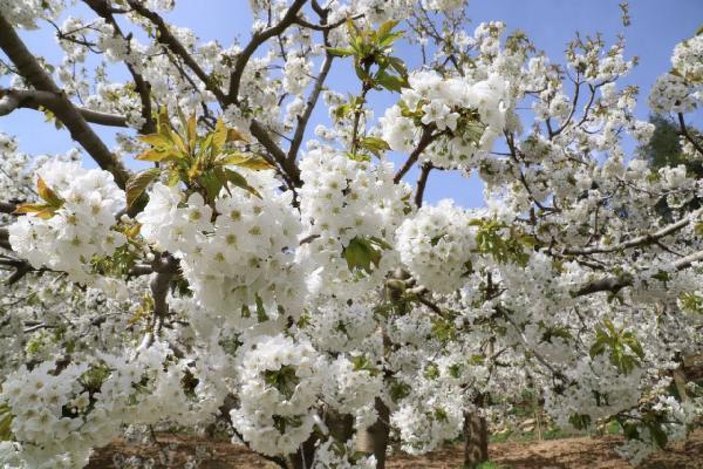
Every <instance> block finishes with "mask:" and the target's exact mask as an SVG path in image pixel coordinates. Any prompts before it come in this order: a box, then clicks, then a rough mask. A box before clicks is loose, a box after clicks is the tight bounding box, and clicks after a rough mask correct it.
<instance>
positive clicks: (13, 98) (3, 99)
mask: <svg viewBox="0 0 703 469" xmlns="http://www.w3.org/2000/svg"><path fill="white" fill-rule="evenodd" d="M62 99H63V96H62V95H61V94H55V93H52V92H50V91H38V90H23V89H4V88H0V116H5V115H7V114H10V113H11V112H12V111H14V110H15V109H20V108H25V109H36V110H39V108H46V109H48V110H49V111H51V112H53V113H54V114H56V112H55V108H56V107H57V106H58V107H60V106H61V104H62V101H61V100H62ZM76 109H77V110H78V112H79V113H80V114H81V116H83V119H85V120H86V121H87V122H90V123H91V124H98V125H105V126H109V127H127V118H126V117H125V116H119V115H116V114H109V113H106V112H100V111H93V110H92V109H85V108H79V107H76Z"/></svg>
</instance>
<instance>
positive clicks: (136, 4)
mask: <svg viewBox="0 0 703 469" xmlns="http://www.w3.org/2000/svg"><path fill="white" fill-rule="evenodd" d="M127 3H128V4H129V6H130V7H131V8H132V9H133V10H134V11H136V12H137V13H138V14H139V15H140V16H143V17H144V18H146V19H148V20H149V21H150V22H151V23H152V24H153V25H154V26H156V29H157V30H158V34H157V35H156V40H157V41H158V42H160V43H161V44H163V45H164V46H166V47H167V48H168V49H169V50H170V51H171V52H173V53H174V54H176V55H177V56H178V57H180V59H181V60H183V62H184V63H185V64H186V65H187V66H188V68H190V69H191V70H192V71H193V73H195V75H196V76H197V77H198V78H199V79H200V80H201V81H202V82H203V83H204V84H205V87H206V88H207V89H208V90H209V91H210V92H211V93H212V94H214V95H215V98H217V101H218V102H219V103H220V104H222V105H223V106H224V103H226V102H227V99H226V96H225V94H224V93H223V92H222V90H221V89H220V88H219V87H217V86H216V85H215V84H214V82H213V80H212V77H211V76H210V75H209V74H208V73H206V72H205V70H203V69H202V68H201V67H200V64H198V62H197V61H196V60H195V59H194V58H193V56H192V55H191V54H190V52H188V50H187V49H186V48H185V46H184V45H183V44H181V42H180V41H179V40H178V38H176V36H174V35H173V33H171V30H170V29H169V28H168V26H167V25H166V22H165V21H164V20H163V18H161V16H160V15H159V14H158V13H155V12H153V11H151V10H149V9H148V8H147V7H146V6H144V3H143V2H141V1H140V0H127Z"/></svg>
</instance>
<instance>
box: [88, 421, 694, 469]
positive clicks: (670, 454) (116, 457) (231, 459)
mask: <svg viewBox="0 0 703 469" xmlns="http://www.w3.org/2000/svg"><path fill="white" fill-rule="evenodd" d="M621 441H622V438H621V437H617V436H604V437H594V438H590V437H583V438H564V439H559V440H549V441H532V442H527V443H514V442H508V443H496V444H492V445H491V446H490V455H491V461H493V462H495V463H496V464H497V465H500V466H502V467H506V468H529V469H537V468H539V469H556V468H568V469H570V468H588V469H625V468H631V467H632V466H631V465H630V464H628V463H627V462H626V461H624V460H623V459H621V458H620V457H619V456H618V455H617V453H616V452H615V451H614V449H615V447H616V446H617V445H618V444H619V443H620V442H621ZM158 442H159V444H158V445H134V444H128V443H126V442H124V441H121V440H118V441H115V442H113V443H112V444H111V445H109V446H107V447H105V448H102V449H100V450H98V451H97V452H96V453H95V455H94V456H93V458H92V459H91V462H90V465H89V466H88V468H89V469H109V468H122V467H126V466H127V464H126V462H128V461H129V458H130V457H131V458H132V460H131V461H129V462H132V463H133V465H129V467H144V466H148V465H149V464H148V463H147V462H148V461H150V462H151V463H152V464H153V465H152V466H151V467H154V468H182V469H189V468H195V467H198V468H202V469H225V468H241V469H249V468H252V469H254V468H266V469H268V468H275V467H277V466H276V465H275V464H273V463H271V462H268V461H266V460H265V459H263V458H261V457H259V456H257V455H255V454H253V453H251V452H250V451H248V450H247V449H246V448H245V447H242V446H238V445H233V444H231V443H230V442H229V441H212V440H206V439H203V438H201V437H194V436H182V435H166V434H160V435H158ZM196 452H197V453H198V454H200V455H201V457H200V458H198V459H199V460H200V461H202V462H201V463H200V464H199V465H197V466H195V465H192V463H190V464H189V461H193V460H194V455H195V454H196ZM461 462H462V449H461V447H459V446H456V447H447V448H445V449H443V450H441V451H437V452H435V453H431V454H428V455H424V456H422V457H413V456H409V455H406V454H402V453H398V454H394V455H393V456H391V458H390V461H389V464H388V467H389V468H392V469H421V468H428V469H450V468H451V469H455V468H460V467H461ZM641 467H643V468H646V469H703V429H698V430H696V431H694V432H693V433H692V434H691V435H690V437H689V438H688V439H687V440H686V441H683V442H680V443H677V444H672V445H670V447H669V448H667V449H666V450H664V451H660V452H658V453H655V454H653V455H651V456H650V457H649V458H648V459H647V460H646V461H645V463H644V464H643V465H642V466H641Z"/></svg>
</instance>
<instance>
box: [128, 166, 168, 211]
mask: <svg viewBox="0 0 703 469" xmlns="http://www.w3.org/2000/svg"><path fill="white" fill-rule="evenodd" d="M160 174H161V169H159V168H151V169H147V170H146V171H142V172H141V173H138V174H135V175H134V176H132V177H131V178H129V181H127V185H126V187H125V192H126V193H127V207H131V206H132V205H133V204H134V202H135V201H136V200H137V199H139V197H141V195H142V194H143V193H144V191H145V190H146V188H147V186H149V184H151V182H152V181H154V180H155V179H156V178H158V177H159V175H160Z"/></svg>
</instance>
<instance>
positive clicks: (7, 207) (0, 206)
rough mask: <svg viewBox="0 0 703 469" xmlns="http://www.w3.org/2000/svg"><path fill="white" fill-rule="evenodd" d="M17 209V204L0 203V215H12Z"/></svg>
mask: <svg viewBox="0 0 703 469" xmlns="http://www.w3.org/2000/svg"><path fill="white" fill-rule="evenodd" d="M16 208H17V204H13V203H12V202H0V213H12V212H14V211H15V209H16Z"/></svg>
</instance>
